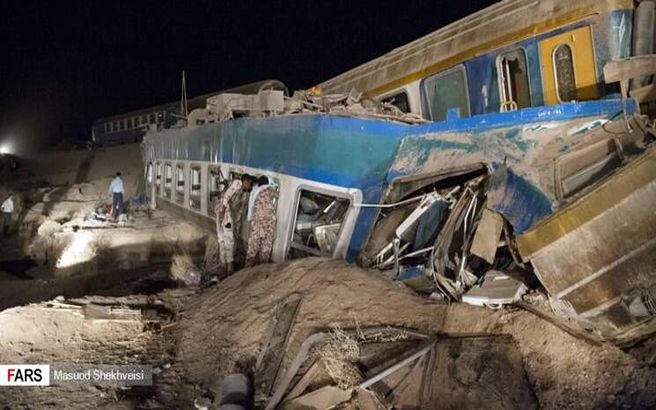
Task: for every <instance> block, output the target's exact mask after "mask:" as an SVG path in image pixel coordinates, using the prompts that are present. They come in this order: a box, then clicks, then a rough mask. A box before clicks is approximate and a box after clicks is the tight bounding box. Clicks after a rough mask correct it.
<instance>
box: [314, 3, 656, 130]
mask: <svg viewBox="0 0 656 410" xmlns="http://www.w3.org/2000/svg"><path fill="white" fill-rule="evenodd" d="M634 3H635V2H634V1H632V0H577V1H562V0H540V1H535V0H505V1H500V2H499V3H497V4H494V5H492V6H490V7H488V8H486V9H484V10H481V11H479V12H477V13H474V14H472V15H470V16H468V17H466V18H464V19H461V20H459V21H456V22H454V23H452V24H450V25H448V26H446V27H443V28H441V29H439V30H437V31H435V32H433V33H431V34H428V35H426V36H424V37H422V38H419V39H417V40H415V41H413V42H411V43H409V44H407V45H404V46H402V47H399V48H396V49H394V50H392V51H390V52H389V53H387V54H385V55H383V56H381V57H379V58H376V59H374V60H372V61H369V62H367V63H365V64H362V65H360V66H358V67H356V68H353V69H351V70H349V71H347V72H345V73H343V74H341V75H338V76H336V77H334V78H332V79H329V80H327V81H325V82H323V83H321V84H319V85H318V88H320V89H321V91H322V92H323V93H326V94H330V93H348V92H349V91H350V90H351V89H352V88H355V89H356V90H357V91H359V92H363V93H364V95H365V96H368V97H371V98H374V99H377V100H380V101H385V102H390V103H392V104H394V105H396V106H397V107H398V108H399V109H401V110H402V111H404V112H411V113H414V114H418V115H421V116H422V117H424V118H426V119H428V120H432V121H443V120H445V119H446V117H447V111H448V110H449V109H451V108H458V109H459V111H460V116H461V117H469V116H472V115H479V114H486V113H493V112H500V111H510V110H515V109H521V108H527V107H539V106H544V105H554V104H560V103H564V102H571V101H585V100H594V99H599V98H603V97H604V96H607V95H609V94H612V93H616V92H617V89H616V88H614V87H612V86H611V87H608V86H607V85H606V84H605V83H604V79H603V67H604V65H605V64H606V63H607V62H608V61H610V60H611V59H618V58H625V57H629V56H630V55H631V54H632V28H633V18H634ZM647 25H653V21H649V22H647ZM633 29H634V30H635V31H638V30H641V29H643V27H636V28H633ZM636 52H638V54H650V53H651V52H652V50H644V51H643V52H639V50H633V53H634V54H636Z"/></svg>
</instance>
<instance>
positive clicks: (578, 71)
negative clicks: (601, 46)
mask: <svg viewBox="0 0 656 410" xmlns="http://www.w3.org/2000/svg"><path fill="white" fill-rule="evenodd" d="M540 59H541V62H542V83H543V85H544V102H545V104H547V105H553V104H560V103H563V102H570V101H574V100H576V101H582V100H593V99H596V98H598V97H599V90H598V86H597V74H596V69H595V67H596V65H595V56H594V46H593V44H592V32H591V29H590V27H589V26H586V27H581V28H577V29H575V30H571V31H568V32H566V33H562V34H559V35H557V36H554V37H550V38H548V39H545V40H542V41H541V42H540Z"/></svg>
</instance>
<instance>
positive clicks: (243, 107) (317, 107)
mask: <svg viewBox="0 0 656 410" xmlns="http://www.w3.org/2000/svg"><path fill="white" fill-rule="evenodd" d="M309 113H327V114H332V115H345V116H357V117H364V118H375V119H383V120H390V121H397V122H403V123H408V124H417V123H426V122H428V121H427V120H425V119H423V118H422V117H420V116H418V115H415V114H412V113H405V112H403V111H401V110H400V109H399V108H398V107H396V106H395V105H394V104H392V103H390V102H380V101H376V100H373V99H369V98H365V97H363V95H362V93H360V92H358V91H356V90H355V89H353V90H351V92H350V93H349V94H326V95H324V94H322V93H321V91H320V90H308V91H305V90H297V91H295V92H294V94H293V95H292V96H291V97H287V96H285V94H284V91H282V90H263V91H260V92H259V93H258V94H233V93H222V94H219V95H216V96H214V97H210V98H208V99H207V105H206V107H205V108H200V109H196V110H193V111H192V112H191V113H189V116H188V118H187V119H186V121H183V123H184V124H183V125H185V126H186V125H188V126H195V125H202V124H206V123H212V122H219V121H226V120H231V119H234V118H240V117H255V118H258V117H260V118H261V117H271V116H279V115H291V114H309Z"/></svg>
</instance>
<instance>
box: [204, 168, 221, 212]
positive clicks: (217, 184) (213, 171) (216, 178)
mask: <svg viewBox="0 0 656 410" xmlns="http://www.w3.org/2000/svg"><path fill="white" fill-rule="evenodd" d="M223 179H224V178H223V176H222V175H221V169H220V168H219V167H210V168H209V170H208V178H207V212H208V213H209V214H210V215H215V213H214V208H215V207H216V205H217V204H218V203H219V199H220V198H221V192H223V190H224V189H225V186H224V185H223Z"/></svg>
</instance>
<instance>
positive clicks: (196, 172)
mask: <svg viewBox="0 0 656 410" xmlns="http://www.w3.org/2000/svg"><path fill="white" fill-rule="evenodd" d="M190 170H191V177H190V178H189V179H190V181H191V186H190V190H189V206H190V207H191V208H192V209H195V210H197V211H199V210H200V167H196V166H194V167H191V168H190Z"/></svg>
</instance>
